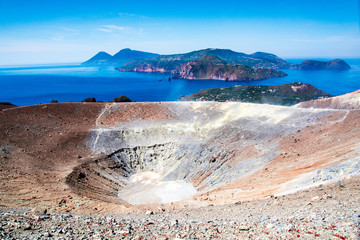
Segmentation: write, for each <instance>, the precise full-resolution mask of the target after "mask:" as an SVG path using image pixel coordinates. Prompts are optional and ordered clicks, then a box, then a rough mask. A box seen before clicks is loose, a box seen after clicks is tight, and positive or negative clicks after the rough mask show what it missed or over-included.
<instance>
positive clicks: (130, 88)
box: [0, 59, 360, 106]
mask: <svg viewBox="0 0 360 240" xmlns="http://www.w3.org/2000/svg"><path fill="white" fill-rule="evenodd" d="M287 60H288V61H289V62H292V63H299V62H301V61H302V60H303V59H287ZM323 60H324V59H323ZM345 61H346V62H347V63H349V65H350V66H351V70H349V71H303V70H283V71H285V72H286V73H287V74H288V76H287V77H283V78H272V79H268V80H263V81H253V82H226V81H219V80H183V79H173V80H171V81H168V77H169V76H171V75H170V74H160V73H133V72H119V71H117V70H115V69H114V67H84V66H81V65H76V64H73V65H58V66H54V65H51V66H17V67H0V83H1V89H0V102H11V103H13V104H15V105H18V106H25V105H33V104H39V103H49V102H50V101H51V100H58V101H59V102H68V101H72V102H80V101H82V100H83V99H85V98H88V97H95V98H96V100H97V101H111V100H112V99H114V98H115V97H118V96H120V95H125V96H128V97H129V98H130V99H131V100H133V101H136V102H143V101H177V100H179V98H180V97H181V96H184V95H189V94H192V93H196V92H198V91H200V90H201V89H207V88H220V87H230V86H237V85H244V86H245V85H280V84H284V83H292V82H303V83H311V84H312V85H314V86H315V87H317V88H319V89H321V90H323V91H325V92H328V93H330V94H333V95H341V94H345V93H348V92H351V91H355V90H358V89H360V59H345Z"/></svg>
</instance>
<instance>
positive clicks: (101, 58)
mask: <svg viewBox="0 0 360 240" xmlns="http://www.w3.org/2000/svg"><path fill="white" fill-rule="evenodd" d="M158 55H159V54H155V53H149V52H142V51H136V50H131V49H129V48H124V49H122V50H120V51H119V52H117V53H116V54H115V55H114V56H111V55H110V54H108V53H106V52H99V53H97V54H96V55H95V56H93V57H92V58H90V59H89V60H87V61H85V62H83V63H82V65H113V66H122V65H124V64H126V63H127V62H130V61H132V60H135V59H147V58H154V57H156V56H158Z"/></svg>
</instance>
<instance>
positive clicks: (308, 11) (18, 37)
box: [0, 0, 360, 65]
mask: <svg viewBox="0 0 360 240" xmlns="http://www.w3.org/2000/svg"><path fill="white" fill-rule="evenodd" d="M359 12H360V6H359V0H343V1H339V0H301V1H288V0H283V1H280V0H271V1H270V0H248V1H242V0H237V1H235V0H234V1H233V0H230V1H226V0H223V1H212V0H207V1H199V0H191V1H189V0H182V1H170V0H168V1H159V0H152V1H149V0H146V1H143V0H137V1H134V0H132V1H128V0H101V1H90V0H86V1H85V0H71V1H70V0H31V1H30V0H0V65H15V64H37V63H59V62H63V63H65V62H81V61H84V60H86V59H88V58H90V57H91V56H92V55H94V54H96V53H97V52H98V51H106V52H108V53H110V54H114V53H116V52H117V51H119V50H120V49H122V48H127V47H129V48H132V49H137V50H143V51H149V52H156V53H160V54H170V53H183V52H188V51H192V50H197V49H202V48H230V49H232V50H235V51H239V52H245V53H252V52H256V51H264V52H271V53H274V54H277V55H278V56H280V57H284V58H289V57H299V58H304V57H305V58H308V57H309V58H311V57H312V58H314V57H325V58H335V57H360V33H359Z"/></svg>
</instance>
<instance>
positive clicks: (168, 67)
mask: <svg viewBox="0 0 360 240" xmlns="http://www.w3.org/2000/svg"><path fill="white" fill-rule="evenodd" d="M211 55H215V56H217V57H219V58H220V59H221V60H223V61H225V62H227V63H230V64H238V65H246V66H249V67H263V68H289V67H290V66H292V64H291V63H288V62H287V61H285V60H283V59H281V58H279V57H277V56H276V55H274V54H269V53H262V52H257V53H254V54H249V55H248V54H245V53H239V52H235V51H232V50H230V49H216V48H208V49H203V50H198V51H193V52H189V53H184V54H173V55H160V56H158V57H156V58H152V59H146V60H134V61H132V62H129V63H128V64H126V65H125V66H122V67H119V68H117V69H118V70H120V71H129V72H175V71H176V70H177V69H178V68H179V67H180V66H181V65H182V64H184V63H187V62H189V61H194V60H197V59H199V58H201V57H204V56H211Z"/></svg>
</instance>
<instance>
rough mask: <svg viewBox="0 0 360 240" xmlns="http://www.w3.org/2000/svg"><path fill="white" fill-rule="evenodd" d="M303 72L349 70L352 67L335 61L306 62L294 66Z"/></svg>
mask: <svg viewBox="0 0 360 240" xmlns="http://www.w3.org/2000/svg"><path fill="white" fill-rule="evenodd" d="M294 68H295V69H301V70H340V71H343V70H349V69H350V66H349V64H347V63H346V62H345V61H344V60H341V59H334V60H331V61H327V62H326V61H316V60H306V61H303V62H302V63H300V64H297V65H295V66H294Z"/></svg>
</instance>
